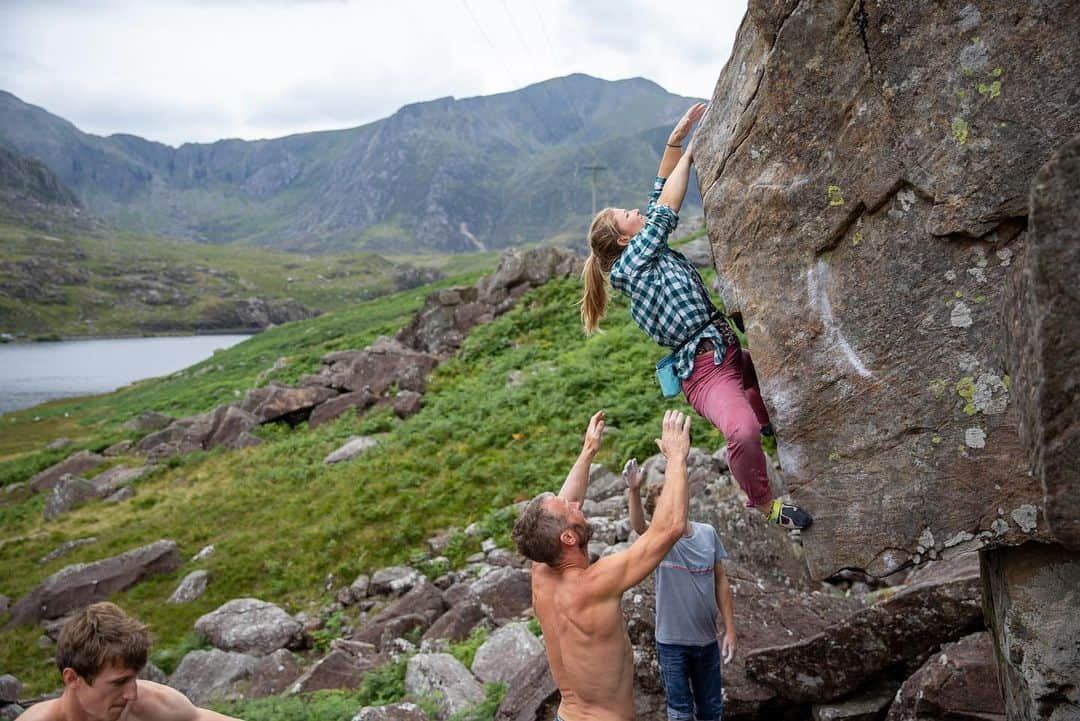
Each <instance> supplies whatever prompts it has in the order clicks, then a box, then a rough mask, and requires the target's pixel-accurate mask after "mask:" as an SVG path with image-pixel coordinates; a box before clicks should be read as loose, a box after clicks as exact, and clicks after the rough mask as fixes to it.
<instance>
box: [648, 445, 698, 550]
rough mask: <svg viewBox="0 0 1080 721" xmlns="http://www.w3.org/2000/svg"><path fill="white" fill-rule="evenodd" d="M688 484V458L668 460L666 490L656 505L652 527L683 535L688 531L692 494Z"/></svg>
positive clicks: (665, 477)
mask: <svg viewBox="0 0 1080 721" xmlns="http://www.w3.org/2000/svg"><path fill="white" fill-rule="evenodd" d="M686 486H687V483H686V458H681V457H676V458H669V459H667V470H666V471H665V472H664V490H663V491H661V492H660V500H659V501H657V503H656V512H655V513H653V521H652V525H653V527H654V528H655V527H656V526H660V527H662V528H665V529H666V528H671V529H677V530H678V532H679V533H680V534H681V533H682V532H683V531H684V530H685V529H686V517H687V515H688V514H689V503H690V494H689V492H688V490H687V487H686Z"/></svg>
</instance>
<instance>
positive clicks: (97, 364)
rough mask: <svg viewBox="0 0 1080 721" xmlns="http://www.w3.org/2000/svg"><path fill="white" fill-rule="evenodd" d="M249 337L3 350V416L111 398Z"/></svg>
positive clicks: (0, 375) (0, 373)
mask: <svg viewBox="0 0 1080 721" xmlns="http://www.w3.org/2000/svg"><path fill="white" fill-rule="evenodd" d="M250 337H251V336H249V335H195V336H182V337H169V338H115V339H102V340H76V341H63V342H59V343H25V344H24V343H8V344H5V345H0V413H7V412H9V411H14V410H18V409H20V408H29V407H30V406H35V405H37V404H38V403H44V402H45V401H50V400H54V399H56V398H70V397H72V396H85V395H94V394H98V393H108V392H109V391H112V390H116V389H117V388H120V387H121V386H125V385H127V384H128V383H131V382H133V381H137V380H141V379H143V378H152V377H154V376H163V375H168V374H170V373H173V372H175V371H178V370H180V369H182V368H187V367H188V366H190V365H192V364H194V363H198V362H199V361H201V360H204V359H206V358H209V357H210V356H211V355H213V353H214V351H215V350H217V349H219V348H228V347H230V346H234V345H236V344H237V343H239V342H240V341H242V340H245V339H246V338H250Z"/></svg>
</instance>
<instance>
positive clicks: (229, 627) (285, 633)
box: [195, 598, 301, 656]
mask: <svg viewBox="0 0 1080 721" xmlns="http://www.w3.org/2000/svg"><path fill="white" fill-rule="evenodd" d="M195 630H196V631H198V632H199V633H201V634H202V635H203V636H205V637H206V638H208V639H209V640H210V642H211V643H212V644H214V645H215V646H217V647H218V648H220V649H222V650H224V651H239V652H240V653H252V654H255V655H258V656H263V655H266V654H268V653H273V652H274V651H276V650H278V649H279V648H284V647H285V646H287V645H290V644H291V643H293V641H294V640H295V639H296V638H297V636H298V635H299V634H300V632H301V625H300V623H299V622H298V621H297V620H296V619H294V618H293V617H292V616H290V615H289V614H287V613H285V612H284V611H282V610H281V609H280V608H278V607H277V606H275V605H274V604H272V603H267V602H266V601H260V600H258V599H256V598H234V599H233V600H231V601H228V602H227V603H224V604H222V605H221V606H220V607H218V608H217V609H216V610H214V611H211V612H210V613H208V614H206V615H205V616H202V617H201V618H199V620H198V621H196V622H195Z"/></svg>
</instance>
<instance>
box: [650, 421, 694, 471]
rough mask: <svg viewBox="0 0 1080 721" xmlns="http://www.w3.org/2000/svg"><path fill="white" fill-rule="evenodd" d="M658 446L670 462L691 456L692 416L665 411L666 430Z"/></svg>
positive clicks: (658, 439)
mask: <svg viewBox="0 0 1080 721" xmlns="http://www.w3.org/2000/svg"><path fill="white" fill-rule="evenodd" d="M656 445H658V446H659V447H660V452H661V453H663V454H664V457H665V458H667V459H668V460H669V461H670V460H671V459H673V458H682V459H683V460H686V457H687V456H688V455H690V416H688V415H686V414H685V413H682V412H681V411H665V413H664V430H663V433H662V434H661V436H660V437H659V438H657V439H656Z"/></svg>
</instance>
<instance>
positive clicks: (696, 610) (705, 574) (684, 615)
mask: <svg viewBox="0 0 1080 721" xmlns="http://www.w3.org/2000/svg"><path fill="white" fill-rule="evenodd" d="M690 528H691V533H690V535H689V536H683V537H682V538H680V539H679V542H678V543H676V544H675V546H674V547H673V548H672V549H671V550H670V551H668V554H667V556H665V557H664V560H663V561H661V563H660V565H659V566H658V567H657V569H656V640H657V641H659V642H660V643H676V644H679V645H682V646H704V645H705V644H707V643H713V642H714V641H716V612H717V608H716V586H715V576H716V572H715V567H716V564H717V563H719V562H720V561H721V560H722V559H725V558H727V552H726V551H725V550H724V544H722V543H720V537H719V536H717V535H716V530H715V529H714V528H713V527H712V526H710V525H708V524H706V523H695V522H694V521H691V522H690Z"/></svg>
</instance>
